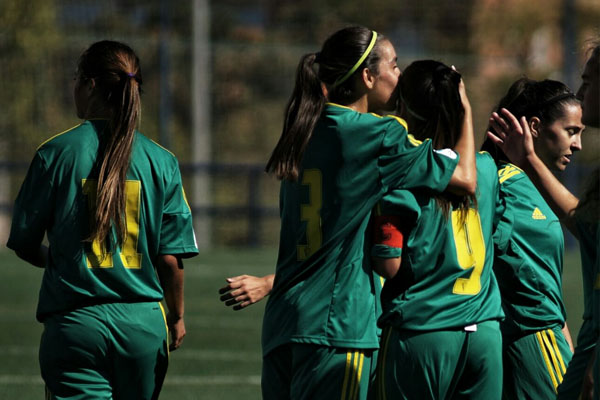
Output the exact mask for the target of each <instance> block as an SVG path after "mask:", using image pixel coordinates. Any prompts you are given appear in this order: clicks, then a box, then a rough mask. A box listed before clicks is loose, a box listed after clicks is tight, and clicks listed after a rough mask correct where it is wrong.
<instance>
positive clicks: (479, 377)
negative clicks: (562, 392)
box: [372, 60, 503, 399]
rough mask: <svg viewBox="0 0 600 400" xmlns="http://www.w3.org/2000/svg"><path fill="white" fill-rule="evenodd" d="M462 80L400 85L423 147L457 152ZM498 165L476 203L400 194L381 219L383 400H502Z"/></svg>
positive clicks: (436, 76)
mask: <svg viewBox="0 0 600 400" xmlns="http://www.w3.org/2000/svg"><path fill="white" fill-rule="evenodd" d="M460 86H461V75H460V74H459V73H458V72H456V70H454V69H452V68H450V67H448V66H446V65H444V64H442V63H440V62H437V61H432V60H423V61H416V62H414V63H412V64H411V65H409V66H408V67H407V68H406V69H405V70H404V73H403V74H402V76H401V77H400V82H399V90H400V96H401V101H402V103H401V106H402V109H401V110H402V111H401V115H402V116H403V117H404V118H405V119H406V120H407V122H408V125H409V127H411V132H412V133H413V135H414V136H415V138H417V139H420V140H425V141H426V142H431V143H432V144H433V147H434V148H436V149H443V148H448V147H453V146H455V144H456V140H457V138H458V137H459V131H460V127H461V120H462V118H463V115H464V113H465V112H466V111H465V109H464V107H463V104H461V100H460V95H459V92H460ZM496 176H497V170H496V165H495V164H494V160H493V159H492V157H491V156H490V155H489V154H487V153H480V154H477V194H476V195H463V196H450V195H447V194H442V195H435V194H432V193H431V192H430V191H427V190H416V189H412V190H394V191H392V192H391V193H389V194H387V195H386V196H385V197H384V198H383V200H382V201H381V202H380V203H379V204H378V212H377V213H376V215H379V216H377V217H376V218H374V223H373V230H374V232H373V233H374V246H373V249H372V256H373V268H374V269H375V270H376V271H377V272H378V273H379V274H380V275H382V276H383V277H384V278H386V282H385V285H384V287H383V291H382V294H381V303H382V309H383V312H382V315H381V317H380V318H379V321H378V324H379V326H380V327H381V328H382V329H383V333H382V336H381V347H380V352H379V355H378V358H379V365H378V370H377V371H378V372H377V379H378V385H377V389H378V393H379V398H382V399H385V398H387V399H459V398H461V399H464V398H471V399H483V398H485V399H500V395H501V392H502V349H501V346H502V345H501V342H502V339H501V334H500V327H499V320H500V319H501V318H502V315H503V314H502V309H501V303H500V293H499V290H498V285H497V283H496V279H495V277H494V275H493V273H492V261H493V247H492V234H493V230H494V221H495V219H496V218H497V215H498V206H497V204H498V179H497V177H496Z"/></svg>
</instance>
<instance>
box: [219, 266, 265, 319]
mask: <svg viewBox="0 0 600 400" xmlns="http://www.w3.org/2000/svg"><path fill="white" fill-rule="evenodd" d="M274 279H275V274H270V275H265V276H263V277H257V276H252V275H240V276H234V277H232V278H227V279H226V280H227V285H225V286H223V287H222V288H221V289H219V294H221V295H222V296H221V297H220V298H219V299H220V300H221V301H223V302H225V305H226V306H233V309H234V310H235V311H238V310H241V309H243V308H246V307H248V306H250V305H252V304H255V303H258V302H259V301H261V300H262V299H263V298H264V297H266V296H268V295H269V293H271V289H273V280H274Z"/></svg>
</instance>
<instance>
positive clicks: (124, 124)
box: [78, 40, 142, 248]
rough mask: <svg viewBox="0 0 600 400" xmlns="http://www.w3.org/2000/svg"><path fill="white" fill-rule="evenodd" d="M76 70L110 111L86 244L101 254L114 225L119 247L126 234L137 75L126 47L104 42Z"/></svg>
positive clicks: (138, 109)
mask: <svg viewBox="0 0 600 400" xmlns="http://www.w3.org/2000/svg"><path fill="white" fill-rule="evenodd" d="M78 68H79V73H80V74H81V75H82V76H83V77H84V78H85V79H94V83H95V88H96V90H98V94H99V96H100V99H103V100H104V103H105V105H106V106H107V108H108V109H109V110H110V119H109V121H108V126H107V128H106V129H105V131H104V132H103V133H102V134H101V135H100V146H99V149H98V156H97V158H96V163H95V172H96V173H97V175H98V183H97V199H96V209H95V211H94V214H93V218H92V221H91V229H90V236H89V238H88V240H89V241H98V242H99V243H101V246H102V248H105V246H106V238H107V236H108V235H109V233H110V232H111V229H112V226H113V224H114V226H115V230H116V234H117V241H118V243H119V244H122V243H123V241H124V240H125V235H126V232H127V222H126V218H125V200H126V196H125V183H126V176H127V170H128V169H129V161H130V157H131V149H132V147H133V141H134V138H135V128H136V126H137V124H138V121H139V119H140V114H141V102H140V95H141V85H142V71H141V68H140V63H139V59H138V57H137V56H136V55H135V53H134V51H133V50H132V49H131V48H130V47H129V46H127V45H125V44H123V43H119V42H114V41H108V40H105V41H101V42H97V43H94V44H92V45H91V46H90V47H89V48H88V49H87V50H86V51H85V52H84V53H83V54H82V56H81V57H80V59H79V65H78Z"/></svg>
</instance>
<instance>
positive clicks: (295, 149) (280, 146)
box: [265, 26, 387, 181]
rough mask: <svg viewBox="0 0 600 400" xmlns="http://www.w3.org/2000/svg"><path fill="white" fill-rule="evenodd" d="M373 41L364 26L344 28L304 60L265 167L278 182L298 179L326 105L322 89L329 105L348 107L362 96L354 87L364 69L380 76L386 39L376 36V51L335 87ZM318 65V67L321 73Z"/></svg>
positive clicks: (300, 64)
mask: <svg viewBox="0 0 600 400" xmlns="http://www.w3.org/2000/svg"><path fill="white" fill-rule="evenodd" d="M372 38H373V31H371V30H370V29H367V28H364V27H362V26H352V27H348V28H344V29H341V30H339V31H337V32H335V33H334V34H333V35H331V36H330V37H329V38H328V39H327V40H326V41H325V43H324V44H323V48H322V49H321V52H319V53H310V54H306V55H304V56H303V57H302V58H301V60H300V63H299V64H298V68H297V70H296V83H295V86H294V91H293V92H292V96H291V97H290V100H289V102H288V104H287V107H286V111H285V118H284V123H283V130H282V132H281V136H280V138H279V141H278V142H277V145H276V146H275V149H274V150H273V153H272V154H271V157H270V158H269V161H268V162H267V166H266V167H265V170H266V171H267V172H273V173H275V175H276V176H277V178H279V179H287V180H290V181H296V180H297V179H298V174H299V170H300V163H301V162H302V156H303V155H304V150H305V148H306V145H307V144H308V142H309V140H310V137H311V135H312V131H313V129H314V127H315V125H316V124H317V121H318V120H319V117H320V115H321V112H322V110H323V107H324V105H325V102H326V101H327V99H326V98H325V95H324V94H323V85H324V86H325V87H326V88H327V98H328V99H329V101H333V102H335V103H339V104H342V105H346V104H350V103H351V102H353V101H355V100H356V99H357V98H358V96H359V93H357V91H356V87H355V86H356V85H355V83H356V77H357V76H360V74H361V71H362V68H363V67H364V66H366V67H367V68H369V69H370V70H371V71H372V72H373V73H374V74H378V73H379V70H378V66H379V60H380V55H379V54H380V50H379V44H380V43H381V41H383V40H387V39H385V38H384V37H383V35H378V36H376V39H377V40H376V42H375V47H374V48H373V50H372V51H371V52H370V53H369V55H368V57H367V58H366V59H365V60H364V61H363V62H362V63H361V65H360V66H359V67H360V68H357V69H356V71H355V72H354V73H353V74H352V75H351V76H350V77H349V79H346V80H344V82H343V83H340V84H337V85H336V84H335V83H336V81H338V79H339V78H340V77H342V76H344V75H345V74H347V73H348V71H350V70H351V69H352V67H353V66H354V64H355V63H356V62H357V60H359V59H360V58H361V56H362V55H363V54H364V53H365V50H366V49H367V47H368V46H369V43H370V41H371V39H372ZM315 64H318V66H319V67H318V72H316V71H315V68H314V66H315Z"/></svg>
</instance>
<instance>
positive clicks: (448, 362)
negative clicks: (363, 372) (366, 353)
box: [376, 321, 502, 400]
mask: <svg viewBox="0 0 600 400" xmlns="http://www.w3.org/2000/svg"><path fill="white" fill-rule="evenodd" d="M466 329H467V328H465V329H463V330H446V331H431V332H420V331H405V330H397V329H394V328H391V327H386V328H385V329H384V331H383V334H382V337H381V347H380V350H379V357H378V358H379V362H378V366H377V368H378V371H377V378H378V379H377V389H376V392H377V398H378V399H390V400H391V399H419V400H426V399H487V400H494V399H498V400H499V399H500V398H501V392H502V335H501V333H500V325H499V323H498V322H497V321H485V322H482V323H479V324H477V328H476V329H477V330H476V331H472V329H471V330H466Z"/></svg>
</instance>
